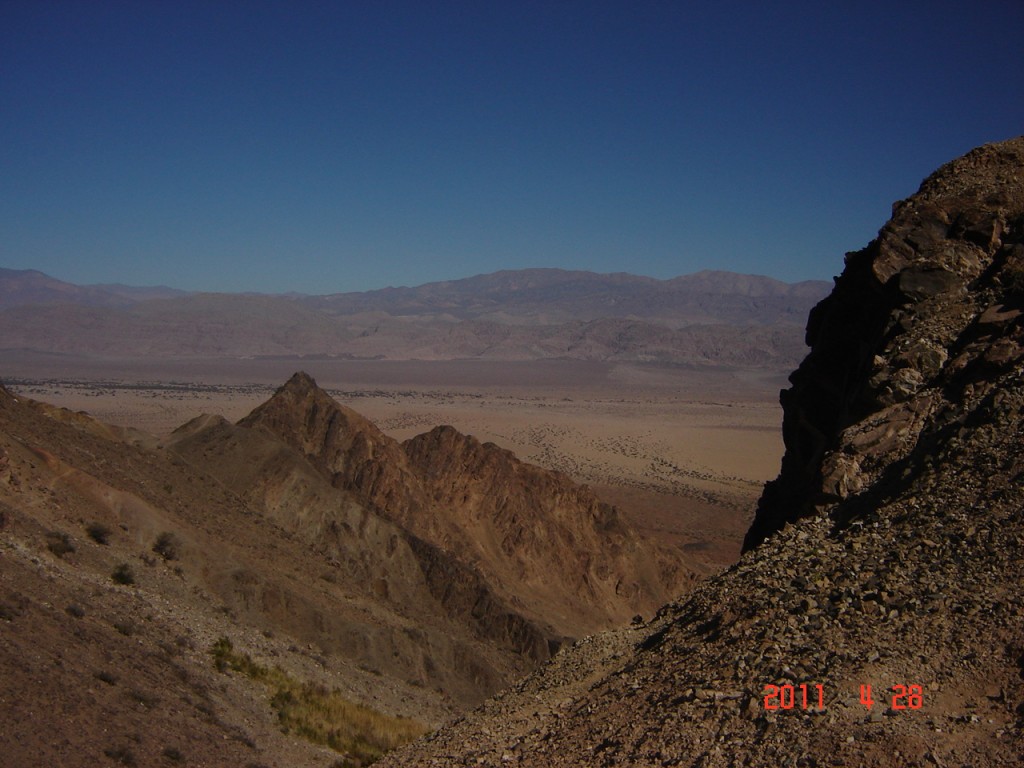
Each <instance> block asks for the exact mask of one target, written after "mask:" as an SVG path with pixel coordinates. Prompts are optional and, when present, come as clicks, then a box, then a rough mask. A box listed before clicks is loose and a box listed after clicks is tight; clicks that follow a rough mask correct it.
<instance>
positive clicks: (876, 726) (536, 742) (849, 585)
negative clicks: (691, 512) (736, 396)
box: [383, 138, 1024, 768]
mask: <svg viewBox="0 0 1024 768" xmlns="http://www.w3.org/2000/svg"><path fill="white" fill-rule="evenodd" d="M1022 277H1024V138H1018V139H1014V140H1011V141H1008V142H1004V143H1002V144H995V145H988V146H985V147H981V148H979V149H977V150H975V151H973V152H971V153H969V154H968V155H966V156H965V157H963V158H960V159H958V160H956V161H953V162H952V163H950V164H948V165H947V166H944V167H943V168H941V169H940V170H939V171H937V172H936V173H935V174H933V175H932V176H931V177H929V178H928V179H927V180H925V182H924V183H923V184H922V186H921V189H920V190H919V192H918V193H917V194H916V195H914V196H913V197H911V198H909V199H908V200H905V201H902V202H901V203H898V204H897V205H896V206H895V207H894V213H893V218H892V220H891V221H890V222H889V223H888V224H887V225H886V226H885V227H884V228H883V229H882V230H881V232H880V233H879V236H878V238H877V239H876V240H875V241H873V242H872V243H871V244H870V245H869V246H868V247H867V248H865V249H864V250H862V251H860V252H858V253H855V254H851V255H850V256H848V257H847V262H846V268H845V269H844V272H843V275H842V276H841V277H840V278H838V280H837V284H836V287H835V290H834V291H833V293H832V295H831V296H830V297H829V298H828V299H826V300H825V301H824V302H822V304H820V305H819V306H818V307H817V308H816V309H815V310H814V312H813V313H812V315H811V317H810V320H809V323H808V340H809V342H810V343H811V345H812V351H811V353H810V355H809V356H808V358H807V360H806V361H805V363H804V364H803V365H802V366H801V367H800V369H799V370H798V371H797V372H796V373H794V375H793V377H792V383H793V387H792V389H790V390H789V391H788V392H787V393H785V394H784V397H783V403H784V407H785V439H786V446H787V453H786V458H785V459H784V462H783V467H782V471H781V474H780V477H779V479H778V480H776V481H774V482H773V483H771V484H769V486H767V487H766V489H765V493H764V496H763V497H762V501H761V503H760V505H759V509H758V514H757V519H756V521H755V523H754V525H753V527H752V528H751V532H750V534H749V535H748V539H747V549H748V551H747V552H746V554H745V555H744V556H743V557H742V559H741V560H740V562H739V563H738V564H737V565H735V566H734V567H732V568H730V569H728V570H727V571H725V572H724V573H722V574H720V575H718V576H715V577H712V578H710V579H709V580H707V581H706V582H704V583H702V584H701V585H699V586H698V587H697V589H696V590H694V592H692V593H691V594H690V595H689V596H687V597H685V598H684V599H681V600H679V601H678V602H674V603H671V604H669V605H666V606H665V607H664V608H663V609H662V610H661V611H659V613H658V615H657V616H656V618H655V619H654V620H653V621H651V622H650V623H649V624H647V625H645V626H642V627H634V628H632V629H628V630H620V631H618V632H616V633H611V634H605V635H599V636H595V637H594V638H586V639H585V640H583V641H580V642H579V643H577V644H576V645H574V646H573V647H572V648H568V649H566V650H565V651H563V652H562V653H561V654H559V656H557V657H556V658H555V659H553V660H552V662H550V663H549V664H548V665H547V666H545V667H544V668H542V669H541V670H539V671H538V672H537V673H535V674H533V675H532V676H530V677H529V678H527V679H526V680H524V681H523V682H521V683H520V684H519V685H517V686H516V687H515V688H513V689H511V690H510V691H507V692H505V693H504V694H502V695H499V696H498V697H496V698H494V699H492V700H490V701H489V702H487V703H486V704H485V705H483V706H482V707H481V708H479V709H478V710H476V711H474V712H472V713H470V714H469V715H467V716H466V717H464V718H461V719H459V720H457V721H455V722H454V723H452V724H451V725H449V726H448V727H446V728H445V729H442V730H441V731H439V732H438V733H436V734H434V735H432V736H430V737H428V738H427V739H426V740H424V741H423V742H421V743H419V744H416V745H413V746H411V747H409V748H407V749H405V750H403V751H401V752H399V753H396V754H394V755H392V756H389V757H388V758H386V759H385V760H384V762H383V765H386V766H399V765H401V766H456V765H523V766H556V767H557V766H611V765H630V766H668V765H682V766H705V767H711V768H717V767H718V766H721V767H722V768H725V766H761V765H776V764H780V765H797V766H825V765H832V766H858V765H865V766H867V765H871V766H885V765H901V766H954V765H955V766H975V767H978V766H1011V765H1018V764H1019V758H1020V755H1021V754H1024V674H1022V672H1021V670H1022V669H1024V586H1022V585H1024V564H1022V563H1024V559H1022V555H1024V518H1022V514H1021V501H1020V500H1021V498H1022V495H1021V494H1022V491H1024V457H1022V454H1021V451H1020V446H1021V444H1022V443H1024V321H1022V319H1021V318H1022V315H1024V279H1022ZM770 686H776V688H775V689H774V691H775V694H776V696H775V697H774V698H773V697H772V692H773V689H772V688H771V687H770ZM787 686H791V687H787ZM802 686H804V687H803V688H802ZM818 686H820V688H819V687H818ZM867 686H871V689H870V692H869V691H868V689H867ZM894 686H903V688H899V687H894ZM786 691H789V692H790V693H791V694H792V698H790V699H789V700H788V702H787V700H786V698H785V697H786V695H787V694H786ZM803 691H807V692H808V696H807V699H806V701H804V700H803ZM819 691H820V697H821V698H820V701H819V699H818V692H819ZM869 693H870V696H868V695H867V694H869ZM865 702H867V703H865ZM780 704H783V706H779V705H780ZM786 704H788V706H785V705H786ZM869 704H870V706H869ZM773 705H774V706H775V708H771V707H772V706H773Z"/></svg>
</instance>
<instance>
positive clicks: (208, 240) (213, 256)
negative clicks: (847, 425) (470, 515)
mask: <svg viewBox="0 0 1024 768" xmlns="http://www.w3.org/2000/svg"><path fill="white" fill-rule="evenodd" d="M1022 40H1024V3H1022V2H1020V0H1005V1H1002V2H997V1H995V0H969V1H965V2H942V1H941V0H929V1H922V2H914V1H904V2H861V1H856V2H854V1H849V2H847V1H843V0H837V1H836V2H822V1H821V0H817V1H816V2H764V1H763V0H761V1H759V2H730V1H729V0H724V1H717V2H644V1H643V0H628V1H626V0H624V1H623V2H601V1H600V0H595V1H593V2H572V1H571V0H546V1H545V2H532V1H530V0H514V1H510V2H498V1H496V0H473V1H468V0H467V2H443V0H442V1H440V2H428V1H427V0H421V1H420V2H410V1H405V2H388V1H387V0H366V1H365V2H361V1H360V2H341V1H339V2H302V0H292V1H291V2H259V1H257V0H235V1H228V0H225V1H222V2H218V1H217V0H204V1H203V2H187V1H185V0H174V1H173V2H158V1H155V0H151V1H147V0H131V1H130V2H105V1H104V0H90V1H89V2H85V1H84V0H74V1H67V2H54V1H50V0H0V266H5V267H9V268H34V269H40V270H42V271H44V272H47V273H50V274H52V275H54V276H55V277H59V278H61V279H65V280H69V281H73V282H79V283H95V282H115V281H118V282H126V283H131V284H166V285H171V286H175V287H181V288H188V289H202V290H230V291H243V290H251V291H271V292H277V291H301V292H307V293H328V292H335V291H347V290H365V289H371V288H378V287H383V286H386V285H416V284H419V283H423V282H427V281H432V280H444V279H452V278H458V277H466V276H469V275H473V274H479V273H482V272H491V271H494V270H498V269H517V268H521V267H532V266H547V267H562V268H566V269H590V270H594V271H598V272H615V271H627V272H635V273H639V274H646V275H651V276H655V277H671V276H674V275H679V274H686V273H690V272H694V271H697V270H699V269H705V268H711V269H729V270H734V271H738V272H753V273H759V274H768V275H772V276H775V277H779V278H781V279H785V280H800V279H829V278H831V276H832V275H833V274H837V273H838V272H839V271H840V270H841V268H842V257H843V253H844V252H845V251H848V250H856V249H858V248H860V247H862V246H863V245H865V244H866V243H867V242H868V241H869V240H870V239H871V238H872V237H874V235H875V234H876V232H877V230H878V229H879V227H880V226H881V225H882V224H883V223H884V222H885V220H886V219H887V218H888V216H889V212H890V205H891V203H892V202H893V201H894V200H896V199H898V198H902V197H906V196H907V195H909V194H911V193H913V192H914V191H915V190H916V188H917V185H918V184H919V183H920V181H921V180H922V179H923V178H924V177H925V176H926V175H927V174H928V173H930V172H931V171H932V170H934V169H935V168H936V167H937V166H938V165H940V164H942V163H943V162H946V161H947V160H950V159H952V158H953V157H956V156H958V155H960V154H963V153H964V152H966V151H967V150H969V149H971V148H972V147H974V146H976V145H978V144H982V143H985V142H988V141H997V140H1002V139H1007V138H1010V137H1012V136H1014V135H1019V134H1021V133H1024V45H1022V42H1021V41H1022Z"/></svg>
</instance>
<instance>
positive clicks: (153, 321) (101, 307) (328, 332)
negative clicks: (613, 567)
mask: <svg viewBox="0 0 1024 768" xmlns="http://www.w3.org/2000/svg"><path fill="white" fill-rule="evenodd" d="M830 287H831V286H830V285H829V284H828V283H825V282H819V281H807V282H801V283H795V284H789V283H783V282H780V281H778V280H774V279H772V278H769V277H763V276H756V275H741V274H736V273H732V272H713V271H705V272H698V273H696V274H693V275H686V276H682V277H677V278H673V279H671V280H656V279H654V278H650V277H641V276H638V275H630V274H626V273H615V274H608V275H604V274H596V273H593V272H582V271H565V270H559V269H528V270H517V271H502V272H495V273H493V274H488V275H478V276H476V277H470V278H466V279H463V280H452V281H445V282H437V283H428V284H426V285H421V286H417V287H414V288H404V287H402V288H384V289H381V290H376V291H367V292H361V293H338V294H330V295H324V296H305V295H291V294H289V295H265V294H215V293H187V292H184V291H178V290H175V289H172V288H166V287H162V286H161V287H150V288H134V287H130V286H124V285H90V286H79V285H74V284H72V283H66V282H63V281H60V280H57V279H55V278H52V277H50V276H48V275H45V274H43V273H42V272H37V271H35V270H20V271H19V270H8V269H0V337H2V339H3V342H2V343H3V347H4V348H7V349H12V348H13V349H32V350H38V351H44V352H56V353H80V354H91V355H113V354H117V355H133V356H242V357H245V356H325V357H336V358H361V359H374V358H377V359H428V360H444V359H459V358H486V359H514V360H530V359H542V358H574V359H587V360H622V361H656V362H670V363H684V362H685V363H694V362H698V363H712V364H743V365H771V366H783V367H785V366H792V365H794V364H795V363H796V362H798V361H799V360H800V359H801V358H802V356H803V354H804V352H805V351H806V350H805V348H804V346H803V341H802V329H803V324H804V321H805V319H806V317H807V314H808V312H809V310H810V308H811V307H812V306H814V305H815V304H816V303H817V302H818V301H819V300H821V299H822V298H824V296H825V295H826V294H827V292H828V290H829V288H830Z"/></svg>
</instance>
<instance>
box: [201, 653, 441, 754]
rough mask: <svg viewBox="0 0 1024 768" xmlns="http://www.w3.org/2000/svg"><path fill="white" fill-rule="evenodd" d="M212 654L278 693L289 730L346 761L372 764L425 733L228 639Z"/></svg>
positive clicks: (277, 704) (277, 706) (275, 703)
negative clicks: (306, 679) (274, 664)
mask: <svg viewBox="0 0 1024 768" xmlns="http://www.w3.org/2000/svg"><path fill="white" fill-rule="evenodd" d="M210 653H211V655H212V656H213V664H214V667H215V668H216V669H217V671H219V672H227V671H229V670H230V671H232V672H239V673H241V674H243V675H245V676H247V677H249V678H251V679H253V680H256V681H258V682H260V683H263V684H264V685H266V686H267V687H268V688H269V689H270V690H271V691H272V692H273V693H272V694H271V695H270V706H271V707H272V708H273V709H274V711H275V712H276V713H277V718H278V721H279V722H280V724H281V728H282V729H284V731H285V732H286V733H294V734H296V735H298V736H301V737H302V738H304V739H308V740H309V741H312V742H313V743H315V744H323V745H325V746H328V747H330V748H331V749H333V750H334V751H336V752H338V753H340V754H342V755H344V756H345V758H346V759H345V761H344V762H343V763H342V764H343V765H346V766H352V768H357V767H358V766H364V765H369V764H370V763H372V762H374V761H375V760H377V759H378V758H380V757H381V756H382V755H384V754H385V753H386V752H389V751H391V750H393V749H395V748H397V747H400V746H402V745H403V744H407V743H409V742H411V741H413V740H414V739H416V738H418V737H420V736H422V735H423V734H424V733H426V730H427V729H426V728H425V727H424V726H423V725H422V724H420V723H417V722H416V721H414V720H409V719H406V718H395V717H389V716H387V715H384V714H381V713H380V712H377V711H375V710H373V709H370V708H369V707H365V706H362V705H360V704H355V703H353V702H351V701H349V700H348V699H346V698H345V697H344V696H342V695H341V693H340V692H339V691H337V690H329V689H328V688H326V687H325V686H323V685H319V684H316V683H310V682H302V681H299V680H296V679H295V678H294V677H292V676H291V675H289V674H288V673H287V672H285V671H284V670H283V669H281V668H280V667H267V666H264V665H262V664H258V663H257V662H255V661H253V659H252V657H251V656H249V654H247V653H244V652H241V651H237V650H235V648H234V645H233V643H232V642H231V640H230V639H229V638H227V637H222V638H220V639H219V640H217V642H216V643H214V644H213V647H212V648H211V649H210Z"/></svg>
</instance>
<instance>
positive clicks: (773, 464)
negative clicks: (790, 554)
mask: <svg viewBox="0 0 1024 768" xmlns="http://www.w3.org/2000/svg"><path fill="white" fill-rule="evenodd" d="M0 370H2V372H3V374H2V376H3V382H4V384H5V385H6V386H7V387H8V388H9V389H11V390H12V391H13V392H16V393H21V394H24V395H26V396H28V397H32V398H34V399H37V400H42V401H45V402H49V403H52V404H54V405H58V406H61V407H64V408H68V409H71V410H75V411H86V412H88V413H89V414H91V415H92V416H94V417H96V418H98V419H100V420H102V421H105V422H107V423H111V424H115V425H119V426H125V427H133V428H136V429H139V430H142V431H144V432H147V433H149V434H151V435H154V436H157V437H160V436H161V435H165V434H167V433H169V432H171V431H172V430H174V429H175V428H176V427H178V426H180V425H182V424H184V423H185V422H187V421H188V420H190V419H192V418H194V417H195V416H198V415H200V414H202V413H217V414H220V415H223V416H224V417H226V418H228V419H229V420H232V421H236V420H238V419H240V418H241V417H243V416H244V415H246V414H247V413H248V412H249V411H251V410H252V409H253V408H254V407H255V406H257V405H258V404H260V403H261V402H263V401H265V400H266V399H267V398H269V397H270V396H271V395H272V394H273V392H274V390H275V389H276V388H277V387H278V386H280V385H281V384H283V383H284V382H285V381H286V380H287V378H288V377H289V376H290V375H291V374H292V373H294V372H295V371H297V370H305V371H307V372H308V373H309V374H311V375H312V376H313V377H314V378H315V379H316V380H317V382H318V383H319V384H320V386H321V387H323V388H325V389H327V390H328V391H329V392H330V393H331V395H332V396H333V397H334V398H335V399H336V400H338V401H339V402H341V403H343V404H345V405H347V406H349V407H351V408H353V409H355V410H356V411H358V412H360V413H362V414H363V415H365V416H367V417H368V418H370V419H371V420H373V421H374V422H375V423H376V424H377V425H378V426H379V427H380V428H381V429H382V430H384V431H385V432H387V433H388V434H390V435H391V436H393V437H395V438H397V439H400V440H404V439H407V438H409V437H412V436H414V435H416V434H419V433H421V432H426V431H428V430H429V429H431V428H432V427H434V426H437V425H439V424H450V425H452V426H454V427H455V428H456V429H458V430H460V431H462V432H465V433H467V434H471V435H474V436H475V437H477V438H478V439H480V440H481V441H484V442H488V441H490V442H493V443H495V444H497V445H499V446H501V447H503V448H507V449H509V450H511V451H513V452H514V453H515V454H516V455H517V456H519V457H520V458H521V459H523V460H525V461H529V462H532V463H535V464H538V465H540V466H543V467H547V468H550V469H556V470H559V471H562V472H564V473H566V474H568V475H569V476H570V477H572V478H573V479H574V480H577V481H578V482H582V483H586V484H588V485H590V486H591V487H592V488H593V489H594V490H595V491H596V492H597V493H598V494H599V496H601V497H602V499H603V500H605V501H607V502H609V503H611V504H614V505H616V506H617V507H618V508H619V509H620V510H621V511H622V512H623V513H624V514H625V515H627V517H628V518H629V519H630V520H631V521H632V522H633V524H634V526H636V527H637V528H638V529H639V530H640V531H642V532H644V533H646V534H647V535H650V536H654V537H657V538H658V539H660V540H662V541H663V542H665V543H670V544H672V545H674V546H678V547H681V548H682V549H683V550H684V551H685V552H686V553H687V561H688V563H689V565H690V566H691V567H692V568H693V569H694V570H696V571H697V572H698V573H704V574H707V573H710V572H714V571H716V570H719V569H720V568H722V567H723V566H725V565H727V564H729V563H731V562H733V561H734V560H735V559H736V558H737V557H738V555H739V550H740V544H741V541H742V537H743V534H744V532H745V531H746V529H747V527H748V526H749V524H750V520H751V519H752V516H753V511H754V505H755V503H756V500H757V497H758V496H759V495H760V492H761V486H762V484H763V483H764V482H765V481H766V480H769V479H771V478H773V477H775V475H776V474H777V473H778V470H779V462H780V459H781V456H782V450H783V445H782V435H781V428H780V425H781V416H782V411H781V408H780V406H779V404H778V392H779V389H780V388H782V387H784V386H786V373H787V372H783V371H773V370H765V369H754V368H749V369H744V368H729V367H722V366H714V367H711V366H709V367H696V366H666V365H656V364H637V363H629V364H623V363H605V362H586V361H574V360H541V361H530V362H494V361H480V360H455V361H387V360H369V361H366V360H325V359H296V358H284V359H225V358H216V359H142V360H139V359H120V360H116V359H97V358H85V357H75V356H67V355H42V354H38V353H28V352H4V353H2V354H0Z"/></svg>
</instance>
